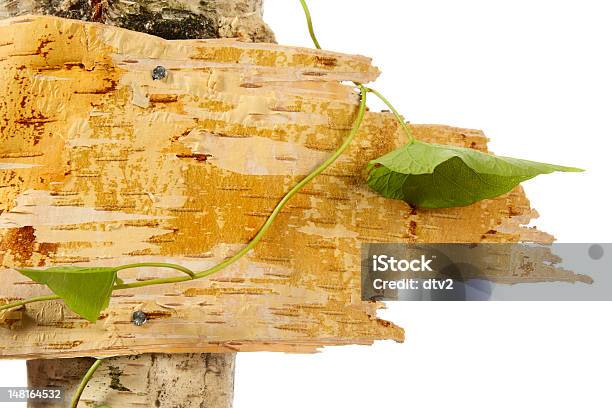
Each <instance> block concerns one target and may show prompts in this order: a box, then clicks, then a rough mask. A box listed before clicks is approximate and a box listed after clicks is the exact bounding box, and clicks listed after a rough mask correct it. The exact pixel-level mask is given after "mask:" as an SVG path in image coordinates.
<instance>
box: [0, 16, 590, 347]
mask: <svg viewBox="0 0 612 408" xmlns="http://www.w3.org/2000/svg"><path fill="white" fill-rule="evenodd" d="M0 38H2V39H3V43H2V44H0V45H1V46H0V68H2V69H1V70H0V83H1V84H2V86H3V88H4V89H5V94H4V99H3V100H2V101H0V123H2V124H3V125H2V126H3V129H2V132H0V163H1V164H2V167H0V186H2V188H1V189H0V211H1V212H2V213H1V214H0V268H2V269H0V276H1V281H2V287H1V290H0V301H1V302H8V301H10V300H14V299H21V298H28V297H32V296H39V295H44V294H48V290H47V289H46V288H45V287H42V286H41V285H38V284H35V283H32V282H29V281H28V280H27V279H26V278H25V277H23V276H21V275H19V274H18V273H17V272H15V271H14V270H12V268H14V267H23V266H32V267H43V266H53V265H61V264H77V265H98V266H111V265H121V264H125V263H134V262H172V263H178V264H182V265H185V266H187V267H190V268H192V269H193V270H198V271H199V270H203V269H206V268H207V267H209V266H212V265H213V264H216V263H218V262H220V261H222V260H223V259H225V258H226V257H227V256H229V255H231V254H234V253H235V252H236V251H237V250H238V249H239V248H241V247H242V246H243V245H244V244H245V243H247V242H248V241H249V240H250V239H251V238H252V237H253V235H254V234H255V233H256V231H257V230H258V229H259V228H260V227H261V225H262V224H263V223H264V222H265V220H266V218H267V217H268V216H269V214H270V211H271V210H272V208H273V207H274V205H275V204H276V203H277V202H278V201H279V200H280V199H281V198H282V197H283V196H284V194H285V193H286V191H288V190H289V189H290V188H291V187H292V186H293V185H295V183H296V182H297V181H298V180H300V179H302V178H303V177H304V176H305V175H306V174H307V173H308V172H309V169H311V168H312V167H314V165H315V164H317V163H319V162H320V161H321V159H322V158H323V157H328V155H329V154H330V153H331V152H332V151H334V150H335V149H337V147H338V146H339V145H340V144H341V143H342V142H343V140H344V139H345V138H346V135H347V133H348V131H349V129H350V128H351V125H352V123H353V120H354V116H355V113H356V109H357V105H358V99H359V98H358V95H357V94H356V93H355V91H354V89H353V88H352V87H350V86H347V85H345V84H344V81H355V82H360V83H367V82H370V81H372V80H374V79H375V78H376V77H377V75H378V70H377V69H376V68H374V67H372V66H371V63H370V60H369V59H367V58H365V57H359V56H351V55H344V54H338V53H332V52H326V51H317V50H307V49H303V48H293V47H281V46H276V45H271V44H246V43H241V42H235V41H198V40H191V41H181V42H176V41H173V42H169V41H165V40H162V39H159V38H155V37H151V36H147V35H144V34H141V33H136V32H132V31H126V30H120V29H117V28H114V27H108V26H103V25H99V24H91V23H84V22H79V21H74V20H64V19H58V18H53V17H37V18H30V17H27V18H26V17H22V18H16V19H13V20H8V21H4V22H2V23H0ZM160 65H161V66H165V67H166V69H167V71H168V75H167V77H166V78H164V79H162V80H154V79H153V78H152V76H151V73H152V71H153V69H154V68H155V67H157V66H160ZM68 113H69V114H68ZM413 131H414V133H415V136H416V137H417V138H419V139H421V140H424V141H428V142H435V143H448V144H454V145H458V146H465V147H472V148H476V149H480V150H483V151H484V150H486V141H487V139H486V137H485V136H484V135H483V133H482V132H480V131H475V130H468V129H458V128H452V127H447V126H433V125H413ZM406 140H407V139H406V135H405V134H404V133H403V132H402V131H401V129H399V126H398V124H397V123H396V121H395V119H394V117H393V115H391V114H387V113H373V112H370V113H368V114H367V116H366V120H365V122H364V124H363V127H362V128H361V130H360V132H359V134H358V136H357V138H356V141H355V143H354V144H353V145H352V146H351V147H350V149H349V150H348V151H347V152H346V154H344V155H343V156H342V158H341V159H340V160H339V161H338V162H337V163H336V164H335V165H334V166H332V167H331V168H330V169H328V170H327V171H326V172H325V173H324V174H323V175H322V176H321V177H318V178H317V179H315V180H314V181H313V182H312V184H310V185H309V186H308V187H307V188H305V189H304V190H303V191H302V192H301V193H300V194H298V195H297V196H296V197H295V198H294V199H293V200H292V201H291V202H290V203H289V205H288V206H287V208H286V209H285V210H284V211H283V212H282V213H281V215H280V217H279V218H278V220H277V222H276V223H275V225H274V226H273V227H272V229H271V230H270V231H269V233H268V235H267V236H266V237H265V239H264V240H263V241H262V242H261V243H260V244H259V245H258V246H257V247H256V248H255V249H254V250H253V251H252V252H251V253H250V254H249V255H248V256H246V257H245V258H244V259H243V260H242V261H240V262H238V263H236V264H234V265H232V267H230V268H228V269H226V270H224V271H223V272H221V273H219V274H217V275H214V276H212V277H210V278H209V279H203V280H198V281H190V282H184V283H180V284H172V285H164V286H157V287H149V288H146V289H145V288H142V289H134V290H129V291H121V292H116V293H115V294H114V295H113V298H112V300H111V305H110V307H109V308H108V309H107V310H106V311H105V312H104V315H103V316H101V318H100V319H99V320H98V321H97V322H96V323H89V322H86V321H84V320H82V319H79V318H78V316H75V315H74V314H73V313H72V312H71V311H69V310H68V309H67V308H66V307H65V306H64V304H63V303H62V302H58V301H56V302H48V303H39V304H32V305H28V307H27V308H26V310H25V311H21V312H20V313H17V314H12V315H10V316H7V317H6V321H7V325H8V324H9V323H10V324H11V325H15V319H16V318H17V317H18V316H22V317H23V321H22V322H21V327H22V328H21V329H13V330H9V329H6V328H2V327H0V357H5V358H7V357H10V358H28V359H37V358H43V357H44V358H53V357H64V358H65V357H81V356H115V355H130V354H140V353H181V352H223V351H227V352H235V351H253V350H266V351H292V352H312V351H315V350H317V349H318V348H320V347H322V346H327V345H343V344H371V343H372V342H373V341H375V340H379V339H393V340H396V341H402V340H403V336H404V334H403V330H402V329H401V328H399V327H397V326H395V325H393V324H392V323H389V322H385V321H382V320H380V319H378V318H377V317H376V312H377V310H378V309H379V308H380V307H382V306H383V305H382V304H380V303H374V302H361V300H360V288H359V284H360V274H359V270H360V246H361V244H362V243H364V242H407V243H410V242H516V241H520V240H522V239H524V238H525V237H529V239H530V240H533V241H547V240H550V239H551V237H550V236H548V235H546V234H544V233H541V232H539V231H537V230H534V229H527V228H523V227H522V224H525V223H527V222H529V220H530V219H531V218H533V217H535V216H536V213H535V212H534V211H533V210H532V209H531V208H530V206H529V202H528V200H527V199H526V197H525V195H524V193H523V190H522V189H521V188H517V189H515V190H514V191H512V192H511V193H509V194H506V195H504V196H502V197H498V198H496V199H493V200H485V201H482V202H479V203H476V204H474V205H472V206H469V207H463V208H454V209H440V210H418V209H415V208H411V207H410V206H409V205H407V204H406V203H404V202H401V201H396V200H389V199H386V198H384V197H381V196H379V195H378V194H376V193H374V192H372V191H371V190H370V189H369V188H368V187H367V185H366V184H365V183H364V180H363V177H362V171H363V169H364V167H365V166H366V164H367V163H368V162H369V161H370V160H372V159H374V158H376V157H379V156H381V155H382V154H384V153H386V152H388V151H390V150H392V149H394V148H396V147H398V146H400V145H402V144H403V143H405V142H406ZM306 164H307V165H306ZM124 272H125V273H124ZM124 272H122V278H123V279H124V280H125V281H126V282H133V281H138V280H144V279H150V278H155V277H162V276H164V277H167V276H174V273H173V272H171V271H165V270H156V269H142V270H131V271H124ZM528 275H529V276H514V275H513V274H512V273H511V271H505V270H500V271H497V272H496V273H495V274H494V275H492V276H489V277H488V278H489V279H491V280H493V281H499V282H519V281H521V280H522V279H525V280H526V279H528V280H529V281H531V282H534V281H549V280H560V281H570V282H574V281H578V280H581V279H582V278H583V277H581V276H577V275H575V274H573V273H570V272H566V271H565V272H550V271H546V270H541V269H538V268H534V269H533V270H532V271H530V272H529V274H528ZM466 278H468V277H466ZM136 310H141V311H143V312H145V313H147V315H148V316H149V318H150V319H149V322H148V323H147V324H146V325H145V326H143V327H137V326H134V325H133V324H132V323H131V322H130V317H131V315H132V313H133V312H134V311H136ZM15 327H17V326H15ZM168 338H172V342H169V341H168Z"/></svg>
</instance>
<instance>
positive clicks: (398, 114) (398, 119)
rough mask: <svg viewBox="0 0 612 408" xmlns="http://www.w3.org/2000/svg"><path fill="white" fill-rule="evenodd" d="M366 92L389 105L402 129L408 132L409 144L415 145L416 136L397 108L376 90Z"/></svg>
mask: <svg viewBox="0 0 612 408" xmlns="http://www.w3.org/2000/svg"><path fill="white" fill-rule="evenodd" d="M366 90H367V91H368V92H371V93H373V94H374V95H376V96H377V97H378V99H380V100H381V101H383V103H384V104H385V105H387V107H388V108H389V109H391V112H393V114H394V115H395V117H396V118H397V121H398V122H399V123H400V125H401V126H402V128H403V129H404V132H406V135H408V139H409V142H408V144H412V143H414V140H415V139H414V135H413V134H412V129H410V128H409V127H408V125H407V124H406V121H405V120H404V118H403V117H402V115H400V113H399V111H398V110H397V109H395V107H394V106H393V105H392V104H391V102H389V100H388V99H387V98H385V97H384V96H383V94H381V93H380V92H378V91H377V90H375V89H372V88H366Z"/></svg>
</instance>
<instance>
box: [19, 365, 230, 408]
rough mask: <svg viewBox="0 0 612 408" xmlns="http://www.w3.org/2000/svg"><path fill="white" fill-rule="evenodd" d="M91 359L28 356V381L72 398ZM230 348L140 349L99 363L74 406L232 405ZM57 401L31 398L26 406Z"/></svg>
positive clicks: (36, 407)
mask: <svg viewBox="0 0 612 408" xmlns="http://www.w3.org/2000/svg"><path fill="white" fill-rule="evenodd" d="M93 361H94V360H93V359H90V358H76V359H62V360H32V361H28V385H29V387H32V388H46V387H57V388H61V389H63V390H64V391H65V395H66V399H67V401H66V403H65V406H68V401H69V400H70V398H72V395H73V394H74V392H75V390H76V388H77V387H78V385H79V383H80V382H81V380H82V378H83V376H84V375H85V373H86V372H87V370H88V369H89V367H91V365H92V364H93ZM234 365H235V354H232V353H223V354H145V355H140V356H133V357H116V358H111V359H108V360H106V361H104V362H103V363H102V366H101V367H100V368H99V369H98V371H96V373H95V375H94V377H93V378H92V379H91V381H90V382H89V384H88V386H87V388H86V389H85V392H84V393H83V396H82V397H81V401H80V403H79V407H98V406H102V405H107V406H110V407H136V406H138V407H157V408H201V407H206V408H231V406H232V398H233V395H234ZM57 406H58V405H57V404H49V403H41V402H37V403H35V402H31V403H30V404H29V405H28V407H30V408H47V407H49V408H51V407H57Z"/></svg>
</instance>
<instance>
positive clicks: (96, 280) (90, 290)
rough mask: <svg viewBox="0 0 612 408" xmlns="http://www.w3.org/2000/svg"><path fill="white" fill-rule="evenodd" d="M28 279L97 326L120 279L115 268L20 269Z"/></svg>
mask: <svg viewBox="0 0 612 408" xmlns="http://www.w3.org/2000/svg"><path fill="white" fill-rule="evenodd" d="M18 271H19V272H20V273H21V274H23V275H25V276H27V277H28V278H30V279H32V280H33V281H36V282H38V283H42V284H44V285H47V286H48V287H49V289H51V290H52V291H53V293H55V294H56V295H57V296H59V297H61V298H62V299H64V302H66V305H67V306H68V307H69V308H70V309H71V310H72V311H73V312H75V313H77V314H78V315H79V316H81V317H83V318H85V319H87V320H89V321H90V322H95V321H96V320H97V319H98V317H99V316H100V312H101V311H102V310H104V309H106V308H107V307H108V304H109V302H110V296H111V293H112V291H113V285H114V284H115V279H116V278H117V270H116V269H115V268H86V267H77V266H59V267H54V268H49V269H45V270H37V269H18Z"/></svg>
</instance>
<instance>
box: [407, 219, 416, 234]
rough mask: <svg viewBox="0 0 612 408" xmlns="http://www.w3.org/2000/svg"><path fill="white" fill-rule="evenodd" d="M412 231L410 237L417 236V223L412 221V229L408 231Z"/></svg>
mask: <svg viewBox="0 0 612 408" xmlns="http://www.w3.org/2000/svg"><path fill="white" fill-rule="evenodd" d="M408 230H409V231H410V235H416V234H417V223H416V221H410V227H409V229H408Z"/></svg>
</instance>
